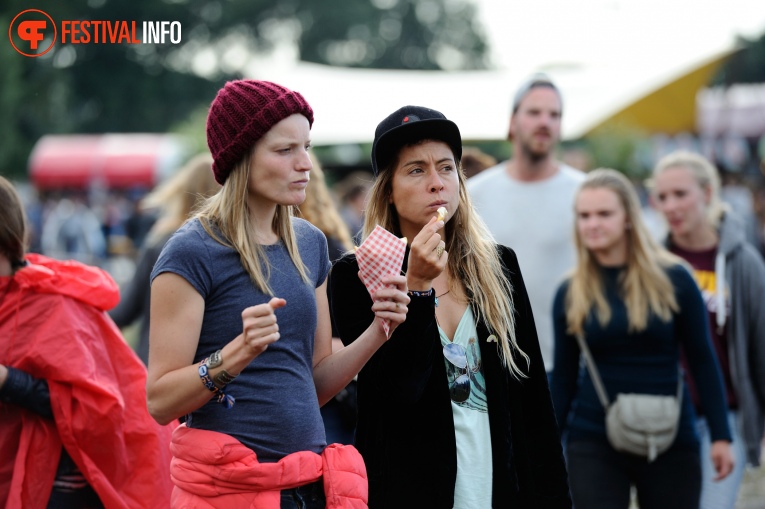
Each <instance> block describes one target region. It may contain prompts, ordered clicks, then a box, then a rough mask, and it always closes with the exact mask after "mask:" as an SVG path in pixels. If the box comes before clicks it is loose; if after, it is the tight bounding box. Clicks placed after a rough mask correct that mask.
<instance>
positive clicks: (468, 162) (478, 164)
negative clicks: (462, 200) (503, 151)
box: [460, 147, 497, 179]
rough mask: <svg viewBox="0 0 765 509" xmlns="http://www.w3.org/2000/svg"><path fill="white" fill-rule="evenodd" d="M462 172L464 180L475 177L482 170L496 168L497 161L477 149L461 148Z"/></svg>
mask: <svg viewBox="0 0 765 509" xmlns="http://www.w3.org/2000/svg"><path fill="white" fill-rule="evenodd" d="M460 164H461V165H462V171H463V173H465V178H466V179H469V178H470V177H475V176H476V175H478V174H479V173H481V172H482V171H483V170H485V169H487V168H491V167H492V166H496V164H497V160H496V159H495V158H494V157H492V156H490V155H489V154H487V153H485V152H483V151H482V150H481V149H479V148H478V147H462V160H461V161H460Z"/></svg>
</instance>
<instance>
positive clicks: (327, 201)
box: [296, 152, 353, 251]
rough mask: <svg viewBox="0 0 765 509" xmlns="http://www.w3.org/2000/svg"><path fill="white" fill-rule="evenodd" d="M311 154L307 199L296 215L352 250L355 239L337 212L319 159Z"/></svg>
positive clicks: (306, 190) (306, 191)
mask: <svg viewBox="0 0 765 509" xmlns="http://www.w3.org/2000/svg"><path fill="white" fill-rule="evenodd" d="M309 155H310V158H311V163H313V167H312V168H311V173H310V180H309V181H308V187H306V189H305V201H304V202H303V203H302V204H301V205H300V206H299V207H298V209H297V211H296V215H297V216H298V217H302V218H303V219H305V220H306V221H308V222H309V223H311V224H313V225H314V226H315V227H317V228H318V229H319V230H321V231H322V233H324V235H325V236H326V237H327V238H330V237H331V238H334V239H336V240H337V241H338V242H340V244H342V246H343V247H344V248H345V249H347V250H348V251H350V250H351V249H353V240H352V239H351V234H350V232H349V231H348V226H346V224H345V221H343V219H342V218H341V217H340V214H339V213H338V212H337V208H336V207H335V202H334V201H332V196H330V194H329V189H328V188H327V181H326V179H325V178H324V172H323V171H322V169H321V165H320V164H319V161H318V159H316V156H315V155H314V154H313V152H310V153H309Z"/></svg>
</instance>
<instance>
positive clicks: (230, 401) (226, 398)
mask: <svg viewBox="0 0 765 509" xmlns="http://www.w3.org/2000/svg"><path fill="white" fill-rule="evenodd" d="M197 371H198V372H199V379H200V380H202V385H204V386H205V387H207V389H208V390H209V391H210V392H212V393H213V394H216V398H217V400H218V403H222V404H223V406H224V407H226V408H227V409H228V408H231V407H233V406H234V403H235V402H236V400H235V399H234V397H233V396H230V395H228V394H226V393H225V392H224V391H223V389H221V388H220V387H218V386H216V385H215V383H213V381H212V378H210V372H209V371H208V370H207V359H204V360H203V361H202V362H200V363H199V368H198V370H197Z"/></svg>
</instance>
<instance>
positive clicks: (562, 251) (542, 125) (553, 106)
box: [467, 75, 584, 374]
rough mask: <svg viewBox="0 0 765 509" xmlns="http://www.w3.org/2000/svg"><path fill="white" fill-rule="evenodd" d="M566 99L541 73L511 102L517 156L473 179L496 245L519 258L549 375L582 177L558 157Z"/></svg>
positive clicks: (481, 211) (510, 137) (511, 135)
mask: <svg viewBox="0 0 765 509" xmlns="http://www.w3.org/2000/svg"><path fill="white" fill-rule="evenodd" d="M562 115H563V100H562V98H561V94H560V91H559V90H558V88H557V87H556V86H555V84H554V83H553V82H552V81H550V80H549V79H548V78H547V77H545V76H544V75H537V76H534V77H532V78H531V79H530V80H529V81H527V82H526V83H524V84H523V85H521V87H520V88H519V89H518V91H517V92H516V94H515V96H514V98H513V107H512V114H511V116H510V128H509V131H508V135H507V137H508V140H509V141H510V142H511V143H512V144H513V156H512V157H511V158H510V159H509V160H507V161H503V162H501V163H500V164H498V165H497V166H494V167H493V168H489V169H487V170H484V171H482V172H481V173H480V174H479V175H476V176H475V177H473V178H471V179H470V180H469V181H468V184H467V185H468V190H469V191H470V195H471V197H472V199H473V203H475V206H476V209H477V210H478V213H479V214H480V215H481V218H482V219H483V220H484V221H485V222H486V225H487V226H488V227H489V231H490V232H491V234H492V235H493V236H494V238H495V239H496V241H497V242H498V243H499V244H502V245H505V246H509V247H511V248H513V249H514V250H515V252H516V253H517V254H518V262H519V263H520V264H521V269H523V277H524V281H525V282H526V288H527V289H528V292H529V299H530V300H531V309H532V310H533V311H534V319H535V321H536V325H537V333H538V334H539V345H540V346H541V348H542V357H543V358H544V360H545V367H546V369H547V372H548V374H549V373H550V372H551V371H552V369H553V327H552V319H551V317H550V308H551V307H552V301H553V296H554V295H555V289H556V288H557V287H558V285H559V284H560V282H561V280H562V279H563V277H564V275H565V273H566V271H568V270H569V269H570V268H571V267H573V266H574V262H575V256H576V255H575V251H574V243H573V239H572V237H571V223H572V222H573V220H574V215H573V214H574V213H573V207H572V204H573V202H574V193H575V192H576V189H577V187H578V185H579V183H581V182H582V180H584V173H582V172H580V171H579V170H576V169H574V168H571V167H570V166H567V165H565V164H563V163H562V162H561V161H559V160H557V159H556V156H555V149H556V147H557V145H558V142H559V141H560V129H561V118H562Z"/></svg>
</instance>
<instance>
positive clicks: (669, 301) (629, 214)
mask: <svg viewBox="0 0 765 509" xmlns="http://www.w3.org/2000/svg"><path fill="white" fill-rule="evenodd" d="M584 189H608V190H609V191H612V192H613V193H614V194H615V195H616V196H617V197H618V199H619V203H620V204H621V206H622V207H623V208H624V211H625V216H626V225H625V235H626V236H627V267H626V270H625V271H624V273H623V275H622V277H621V279H620V281H619V283H620V287H621V293H622V298H623V299H624V302H625V305H626V307H627V316H628V321H629V330H630V331H642V330H645V328H646V327H647V325H648V318H649V316H650V314H651V313H653V314H654V315H656V316H658V317H659V318H661V319H662V320H664V321H668V320H669V319H670V318H671V316H672V313H673V312H676V311H677V310H678V305H677V300H676V299H675V291H674V288H673V286H672V282H671V281H670V280H669V276H668V275H667V272H666V268H667V267H670V266H672V265H677V264H682V263H683V262H682V260H681V259H680V258H678V257H676V256H674V255H672V254H671V253H669V252H668V251H667V250H666V249H664V248H662V247H661V246H660V245H659V244H658V243H656V241H654V240H653V238H652V237H651V235H650V234H649V233H648V230H647V229H646V227H645V225H644V224H643V220H642V219H641V213H640V202H639V201H638V197H637V193H636V192H635V189H634V187H633V186H632V183H631V182H630V181H629V180H628V179H627V177H625V176H624V175H622V174H621V173H619V172H618V171H616V170H611V169H598V170H593V171H591V172H590V173H588V174H587V178H586V179H585V181H584V182H583V183H582V185H581V186H580V188H579V190H578V191H577V195H576V198H577V200H578V198H579V195H580V194H581V192H582V191H583V190H584ZM575 202H576V200H575ZM575 221H576V220H575ZM574 236H575V245H576V251H577V262H576V267H575V269H574V271H573V273H572V274H571V276H570V280H569V286H568V293H567V294H566V322H567V325H568V332H569V333H570V334H582V332H583V330H584V321H585V320H586V319H587V317H588V315H589V314H590V312H591V311H592V310H593V309H594V310H595V316H596V317H597V318H598V321H599V322H600V324H601V325H602V326H605V325H606V324H608V322H609V321H611V307H610V306H609V304H608V301H607V300H606V297H605V293H604V288H603V281H602V280H601V275H600V270H599V265H598V262H597V260H596V259H595V257H594V256H593V255H592V254H591V253H590V251H589V250H588V249H587V248H586V247H585V245H584V243H583V242H582V237H581V235H580V234H579V228H578V227H577V226H576V225H574Z"/></svg>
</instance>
